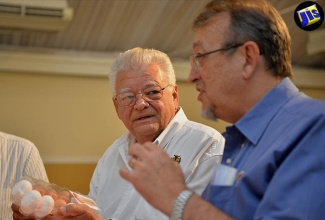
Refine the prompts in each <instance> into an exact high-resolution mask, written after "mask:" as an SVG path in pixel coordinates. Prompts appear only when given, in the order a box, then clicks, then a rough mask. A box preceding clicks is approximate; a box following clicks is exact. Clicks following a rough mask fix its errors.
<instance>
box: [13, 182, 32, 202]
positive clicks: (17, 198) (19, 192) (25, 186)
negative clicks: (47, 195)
mask: <svg viewBox="0 0 325 220" xmlns="http://www.w3.org/2000/svg"><path fill="white" fill-rule="evenodd" d="M32 188H33V186H32V184H31V183H30V182H29V181H28V180H20V181H18V182H17V183H16V184H15V185H14V186H13V187H12V190H11V200H12V202H13V203H14V204H16V205H18V206H19V205H20V202H21V199H22V198H23V196H24V195H25V194H26V193H28V192H30V191H31V190H32Z"/></svg>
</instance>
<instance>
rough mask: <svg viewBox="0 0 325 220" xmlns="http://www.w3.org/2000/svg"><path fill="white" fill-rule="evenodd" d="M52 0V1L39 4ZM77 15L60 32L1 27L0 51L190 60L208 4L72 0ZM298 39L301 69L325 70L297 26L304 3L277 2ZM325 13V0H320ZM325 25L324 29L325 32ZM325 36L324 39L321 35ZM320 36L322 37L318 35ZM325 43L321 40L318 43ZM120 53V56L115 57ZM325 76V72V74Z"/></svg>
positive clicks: (201, 0)
mask: <svg viewBox="0 0 325 220" xmlns="http://www.w3.org/2000/svg"><path fill="white" fill-rule="evenodd" d="M38 1H49V0H38ZM67 2H68V4H69V6H70V7H71V8H72V9H73V11H74V15H73V19H72V21H71V22H70V24H69V25H68V26H67V27H66V28H65V29H64V30H62V31H60V32H57V33H51V32H41V31H28V30H19V29H18V30H17V29H5V28H0V50H1V48H2V50H5V49H8V48H22V49H29V50H33V49H35V50H39V49H46V50H47V51H51V50H55V51H57V50H60V51H61V50H62V51H78V52H96V53H97V52H100V53H102V52H104V53H111V52H118V51H124V50H127V49H130V48H133V47H137V46H140V47H147V48H155V49H159V50H161V51H164V52H166V53H167V54H168V55H169V56H170V57H171V58H172V60H184V61H188V57H189V55H190V54H191V44H192V43H191V41H192V30H191V24H192V21H193V19H194V17H195V16H196V15H197V14H198V13H199V12H200V10H201V9H202V8H203V6H204V5H205V4H206V3H207V2H208V0H68V1H67ZM271 2H272V4H273V5H274V6H275V7H276V8H277V9H278V10H279V11H280V13H281V15H282V17H283V19H284V20H285V22H286V23H287V26H288V28H289V31H290V33H291V36H292V62H293V64H294V65H295V66H301V67H308V68H321V69H324V68H325V52H324V50H323V51H317V50H316V52H315V54H313V55H308V54H307V45H308V44H309V43H310V40H309V38H308V32H305V31H303V30H301V29H300V28H298V27H297V26H296V24H295V22H294V18H293V15H294V9H295V8H296V6H297V5H298V4H299V3H301V2H302V1H296V0H271ZM317 3H318V4H320V5H321V6H322V7H323V9H325V0H318V1H317ZM324 25H325V22H324V23H323V24H322V26H321V27H320V29H319V30H323V31H324V30H325V28H324ZM319 36H320V35H319ZM318 38H319V37H318ZM318 44H319V45H325V39H324V38H321V39H318V41H317V44H314V48H315V45H316V48H317V45H318ZM113 54H116V53H113ZM324 74H325V73H324Z"/></svg>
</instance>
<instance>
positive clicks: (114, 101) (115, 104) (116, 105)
mask: <svg viewBox="0 0 325 220" xmlns="http://www.w3.org/2000/svg"><path fill="white" fill-rule="evenodd" d="M112 101H113V103H114V107H115V111H116V114H117V115H118V117H120V116H119V114H118V111H117V109H118V104H117V102H116V100H115V99H114V97H112Z"/></svg>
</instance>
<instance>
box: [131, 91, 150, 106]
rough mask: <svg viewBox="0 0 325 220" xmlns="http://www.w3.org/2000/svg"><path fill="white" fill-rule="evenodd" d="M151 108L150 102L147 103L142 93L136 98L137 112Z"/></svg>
mask: <svg viewBox="0 0 325 220" xmlns="http://www.w3.org/2000/svg"><path fill="white" fill-rule="evenodd" d="M146 107H149V103H148V101H146V100H145V99H144V97H143V95H142V94H141V93H139V94H137V95H136V96H135V105H134V108H136V109H137V110H143V109H144V108H146Z"/></svg>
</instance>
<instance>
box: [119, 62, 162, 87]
mask: <svg viewBox="0 0 325 220" xmlns="http://www.w3.org/2000/svg"><path fill="white" fill-rule="evenodd" d="M165 82H168V80H167V75H164V74H163V73H162V71H160V69H159V68H158V67H157V66H149V67H147V68H141V69H137V70H128V71H120V72H119V73H118V74H117V79H116V92H117V93H121V92H128V91H140V90H143V89H146V88H150V87H157V86H158V87H161V86H163V85H164V84H166V83H165Z"/></svg>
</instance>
